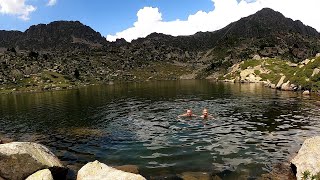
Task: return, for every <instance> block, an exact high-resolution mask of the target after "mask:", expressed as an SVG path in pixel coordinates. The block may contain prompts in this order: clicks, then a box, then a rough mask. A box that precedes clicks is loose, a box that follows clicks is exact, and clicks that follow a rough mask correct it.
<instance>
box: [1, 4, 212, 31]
mask: <svg viewBox="0 0 320 180" xmlns="http://www.w3.org/2000/svg"><path fill="white" fill-rule="evenodd" d="M88 2H89V3H88ZM26 4H30V5H33V6H35V7H37V9H36V11H34V12H32V13H31V14H30V19H29V20H27V21H24V20H21V19H19V18H18V17H17V16H14V15H3V14H2V15H0V29H2V30H3V29H5V30H13V29H14V30H20V31H24V30H26V29H27V28H28V27H29V26H31V25H34V24H39V23H45V24H47V23H50V22H52V21H57V20H79V21H80V22H82V23H84V24H86V25H88V26H91V27H92V28H93V29H95V30H96V31H99V32H100V33H101V34H102V35H107V34H113V33H116V32H119V31H121V30H124V29H126V28H128V27H130V26H131V25H132V23H133V22H135V21H136V19H137V16H136V14H137V12H138V11H139V9H142V8H143V7H146V6H148V7H158V8H159V10H160V11H161V12H162V13H163V19H164V20H165V21H171V20H175V19H186V18H187V17H188V15H189V14H194V13H196V12H197V11H199V10H204V11H210V10H212V9H213V4H212V1H211V0H91V1H88V0H58V1H57V3H56V4H55V5H54V6H47V1H45V0H29V1H26Z"/></svg>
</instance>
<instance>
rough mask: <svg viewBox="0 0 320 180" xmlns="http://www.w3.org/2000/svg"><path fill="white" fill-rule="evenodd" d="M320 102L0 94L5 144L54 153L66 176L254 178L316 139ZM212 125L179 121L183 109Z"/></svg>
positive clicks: (151, 89)
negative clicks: (93, 165)
mask: <svg viewBox="0 0 320 180" xmlns="http://www.w3.org/2000/svg"><path fill="white" fill-rule="evenodd" d="M318 100H319V99H317V97H303V96H301V95H300V94H299V93H294V92H280V91H275V90H272V89H269V88H265V87H263V86H262V85H259V84H223V83H213V82H209V81H203V80H202V81H200V80H189V81H159V82H146V83H128V84H121V85H106V86H91V87H86V88H81V89H79V90H69V91H56V92H45V93H27V94H15V95H12V94H11V95H0V105H1V109H0V136H5V137H7V138H11V139H13V140H15V141H33V142H39V143H42V144H44V145H46V146H48V147H49V148H50V149H51V150H52V151H53V152H54V153H55V154H56V155H57V156H58V157H59V159H60V160H61V161H62V162H63V163H64V164H65V165H67V166H68V167H70V168H72V169H78V168H80V167H81V166H83V165H84V164H86V163H87V162H89V161H94V160H99V161H100V162H103V163H106V164H108V165H112V166H117V165H126V164H134V165H138V166H139V167H140V171H141V173H142V175H144V176H146V177H149V178H150V177H155V176H166V175H170V174H180V173H183V172H187V171H193V172H211V173H217V174H219V176H220V177H222V178H223V179H234V178H235V177H239V176H240V177H244V178H256V177H259V176H260V175H261V174H263V173H266V172H268V171H270V170H271V168H272V165H273V164H275V163H279V162H283V161H287V160H288V159H290V158H291V157H292V155H293V154H294V153H295V152H297V151H298V150H299V148H300V146H301V144H302V143H303V141H304V140H305V139H306V138H307V137H310V136H314V135H317V134H319V132H320V121H319V117H320V116H319V113H318V112H319V106H317V101H318ZM205 107H206V108H208V109H209V112H210V113H211V114H213V115H214V116H215V117H216V118H215V119H214V120H203V119H201V118H193V119H179V118H177V116H178V115H179V114H181V113H184V111H185V110H186V109H187V108H191V109H193V111H194V113H195V114H199V115H200V113H201V111H202V109H203V108H205Z"/></svg>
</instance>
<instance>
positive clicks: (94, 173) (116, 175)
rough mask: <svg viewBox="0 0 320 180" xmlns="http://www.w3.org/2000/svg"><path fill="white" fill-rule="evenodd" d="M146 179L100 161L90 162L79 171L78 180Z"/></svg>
mask: <svg viewBox="0 0 320 180" xmlns="http://www.w3.org/2000/svg"><path fill="white" fill-rule="evenodd" d="M91 179H100V180H109V179H112V180H122V179H126V180H145V178H144V177H142V176H141V175H137V174H133V173H128V172H123V171H121V170H117V169H115V168H112V167H109V166H107V165H105V164H103V163H100V162H99V161H94V162H89V163H87V164H86V165H85V166H83V167H82V168H81V169H80V170H79V171H78V176H77V180H91Z"/></svg>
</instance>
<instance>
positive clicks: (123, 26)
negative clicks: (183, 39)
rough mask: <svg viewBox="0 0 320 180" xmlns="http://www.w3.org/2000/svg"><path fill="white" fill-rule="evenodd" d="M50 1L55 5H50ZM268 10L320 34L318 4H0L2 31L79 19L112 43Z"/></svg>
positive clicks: (115, 0) (68, 0) (120, 0)
mask: <svg viewBox="0 0 320 180" xmlns="http://www.w3.org/2000/svg"><path fill="white" fill-rule="evenodd" d="M49 2H51V4H50V5H48V3H49ZM264 7H269V8H272V9H274V10H276V11H279V12H281V13H283V14H284V15H285V16H286V17H290V18H292V19H294V20H301V21H302V22H303V23H305V24H307V25H309V26H312V27H314V28H316V29H317V30H318V31H320V23H318V22H320V17H319V16H315V15H314V12H318V7H320V1H319V0H307V1H303V0H90V1H88V0H0V29H1V30H20V31H25V30H26V29H27V28H28V27H29V26H31V25H35V24H40V23H45V24H47V23H50V22H52V21H57V20H78V21H80V22H82V23H83V24H85V25H88V26H90V27H92V28H93V29H94V30H96V31H98V32H100V33H101V34H102V35H103V36H105V37H106V38H107V39H108V40H110V41H114V40H115V39H117V38H125V39H126V40H127V41H131V40H132V39H136V38H138V37H145V36H147V35H148V34H150V33H152V32H158V33H165V34H170V35H174V36H177V35H190V34H194V33H196V32H198V31H214V30H217V29H220V28H223V27H224V26H226V25H228V24H229V23H231V22H234V21H237V20H239V19H240V18H241V17H245V16H248V15H251V14H253V13H255V12H257V11H258V10H260V9H262V8H264Z"/></svg>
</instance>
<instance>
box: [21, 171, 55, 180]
mask: <svg viewBox="0 0 320 180" xmlns="http://www.w3.org/2000/svg"><path fill="white" fill-rule="evenodd" d="M26 180H53V176H52V174H51V171H50V170H49V169H43V170H40V171H37V172H35V173H34V174H32V175H30V176H29V177H27V179H26Z"/></svg>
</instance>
